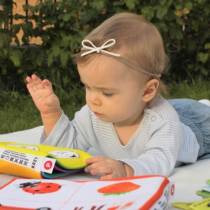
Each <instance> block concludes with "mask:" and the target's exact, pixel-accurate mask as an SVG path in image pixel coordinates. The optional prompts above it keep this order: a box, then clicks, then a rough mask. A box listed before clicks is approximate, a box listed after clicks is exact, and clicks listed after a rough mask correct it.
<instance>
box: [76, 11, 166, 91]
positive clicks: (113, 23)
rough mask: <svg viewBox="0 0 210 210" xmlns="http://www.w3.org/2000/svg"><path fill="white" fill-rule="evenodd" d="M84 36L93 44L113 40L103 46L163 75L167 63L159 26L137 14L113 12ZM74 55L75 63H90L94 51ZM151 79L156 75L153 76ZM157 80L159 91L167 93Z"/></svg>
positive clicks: (148, 70) (98, 44) (147, 69)
mask: <svg viewBox="0 0 210 210" xmlns="http://www.w3.org/2000/svg"><path fill="white" fill-rule="evenodd" d="M85 39H87V40H90V41H91V42H92V43H93V44H94V45H95V46H102V45H103V44H104V43H105V42H106V41H107V40H109V39H115V40H116V44H115V45H113V46H112V47H110V48H109V49H106V50H107V51H109V52H118V51H120V54H121V55H122V57H123V58H125V59H126V60H128V61H130V62H131V63H133V64H134V65H136V66H139V67H140V68H142V69H144V70H146V71H147V72H150V73H154V74H157V75H158V74H162V73H163V72H164V71H165V70H166V69H167V66H168V58H167V55H166V53H165V50H164V45H163V40H162V37H161V35H160V33H159V31H158V29H157V28H156V27H155V26H154V25H153V24H152V23H150V22H148V21H147V20H145V19H144V18H143V17H141V16H140V15H136V14H132V13H119V14H116V15H113V16H112V17H110V18H109V19H107V20H106V21H104V22H103V23H102V24H101V25H99V26H98V27H97V28H95V29H94V30H93V31H92V32H90V33H89V34H88V35H87V36H86V37H85ZM81 54H82V52H80V53H78V54H76V55H75V61H76V63H79V64H82V63H86V62H90V61H91V60H92V59H93V58H94V56H96V54H97V53H93V54H91V55H87V56H84V57H81ZM152 78H155V77H154V76H153V77H152ZM155 79H157V80H159V82H160V86H159V90H160V91H161V92H165V93H166V87H165V85H164V84H163V83H162V82H161V80H160V78H159V77H157V78H155Z"/></svg>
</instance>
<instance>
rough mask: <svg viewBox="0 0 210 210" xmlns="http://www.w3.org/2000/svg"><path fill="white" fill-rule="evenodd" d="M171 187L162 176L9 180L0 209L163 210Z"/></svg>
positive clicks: (2, 190)
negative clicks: (73, 179)
mask: <svg viewBox="0 0 210 210" xmlns="http://www.w3.org/2000/svg"><path fill="white" fill-rule="evenodd" d="M173 194H174V185H173V184H172V183H170V181H169V180H168V179H167V178H166V177H163V176H152V175H151V176H139V177H127V178H120V179H109V180H91V181H71V180H61V179H57V180H56V179H51V180H47V179H42V180H40V179H13V180H12V181H11V182H9V183H8V184H6V185H5V186H3V187H2V188H1V189H0V204H1V205H0V206H1V207H2V209H3V208H4V209H22V210H23V209H27V210H29V209H30V210H31V209H40V210H41V209H43V210H166V209H168V206H169V201H170V197H171V196H173Z"/></svg>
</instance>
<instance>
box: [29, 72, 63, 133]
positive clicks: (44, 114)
mask: <svg viewBox="0 0 210 210" xmlns="http://www.w3.org/2000/svg"><path fill="white" fill-rule="evenodd" d="M26 81H27V82H28V84H27V89H28V91H29V93H30V95H31V97H32V99H33V101H34V103H35V105H36V107H37V109H38V110H39V111H40V114H41V118H42V122H43V125H44V129H45V135H46V136H49V134H50V132H51V131H52V129H53V127H54V126H55V124H56V123H57V121H58V120H59V118H60V116H61V114H62V110H61V107H60V102H59V99H58V97H57V96H56V95H55V94H54V92H53V89H52V84H51V83H50V81H48V80H46V79H45V80H41V79H40V78H39V77H37V76H36V75H32V76H31V77H27V78H26Z"/></svg>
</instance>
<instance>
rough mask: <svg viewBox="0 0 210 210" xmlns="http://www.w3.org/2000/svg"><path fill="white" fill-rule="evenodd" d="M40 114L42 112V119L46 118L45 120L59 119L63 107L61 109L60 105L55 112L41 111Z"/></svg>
mask: <svg viewBox="0 0 210 210" xmlns="http://www.w3.org/2000/svg"><path fill="white" fill-rule="evenodd" d="M40 114H41V117H42V119H45V120H47V119H49V120H52V119H59V118H60V116H61V115H62V109H61V107H59V108H58V109H57V110H55V111H53V112H49V113H42V112H41V113H40Z"/></svg>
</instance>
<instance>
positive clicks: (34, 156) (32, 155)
mask: <svg viewBox="0 0 210 210" xmlns="http://www.w3.org/2000/svg"><path fill="white" fill-rule="evenodd" d="M90 157H92V155H90V154H88V153H86V152H83V151H81V150H76V149H68V148H60V147H54V146H47V145H31V144H21V143H14V142H0V173H5V174H11V175H16V176H20V177H25V178H32V179H43V178H46V179H51V178H58V177H62V176H65V175H69V174H72V173H76V172H78V171H81V170H83V169H84V168H85V166H86V165H87V164H86V163H85V160H86V159H87V158H90Z"/></svg>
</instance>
